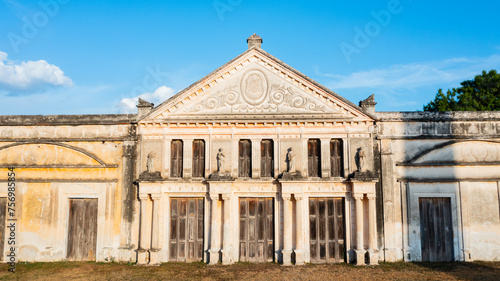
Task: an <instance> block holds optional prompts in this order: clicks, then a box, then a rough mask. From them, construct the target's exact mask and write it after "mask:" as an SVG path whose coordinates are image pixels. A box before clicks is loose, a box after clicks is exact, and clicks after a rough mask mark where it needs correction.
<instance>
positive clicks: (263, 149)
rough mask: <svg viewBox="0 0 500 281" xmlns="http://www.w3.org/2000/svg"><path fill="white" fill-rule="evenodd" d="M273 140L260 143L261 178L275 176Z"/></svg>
mask: <svg viewBox="0 0 500 281" xmlns="http://www.w3.org/2000/svg"><path fill="white" fill-rule="evenodd" d="M273 145H274V144H273V140H262V142H261V143H260V176H261V177H264V178H266V177H273V176H274V171H273V170H274V159H273V157H274V147H273Z"/></svg>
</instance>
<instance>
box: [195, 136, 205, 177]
mask: <svg viewBox="0 0 500 281" xmlns="http://www.w3.org/2000/svg"><path fill="white" fill-rule="evenodd" d="M204 176H205V141H204V140H194V141H193V177H204Z"/></svg>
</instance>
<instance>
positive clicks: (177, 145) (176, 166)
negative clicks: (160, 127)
mask: <svg viewBox="0 0 500 281" xmlns="http://www.w3.org/2000/svg"><path fill="white" fill-rule="evenodd" d="M171 149H172V151H171V153H170V156H171V161H170V176H171V177H172V178H180V177H182V141H181V140H174V141H172V145H171Z"/></svg>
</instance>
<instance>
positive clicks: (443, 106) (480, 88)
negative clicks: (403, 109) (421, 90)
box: [424, 70, 500, 111]
mask: <svg viewBox="0 0 500 281" xmlns="http://www.w3.org/2000/svg"><path fill="white" fill-rule="evenodd" d="M460 85H462V87H459V88H453V89H451V90H448V91H447V92H446V94H445V93H443V90H442V89H439V90H438V93H437V94H436V97H435V98H434V100H433V101H431V102H429V103H428V104H427V105H424V111H493V110H500V74H499V73H497V72H496V70H491V71H490V72H486V71H484V70H483V73H482V74H481V75H477V76H476V77H474V80H467V81H464V82H462V83H460Z"/></svg>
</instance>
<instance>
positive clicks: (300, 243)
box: [295, 196, 306, 265]
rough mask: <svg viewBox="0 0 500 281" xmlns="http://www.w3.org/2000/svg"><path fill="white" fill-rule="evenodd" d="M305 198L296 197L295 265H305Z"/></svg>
mask: <svg viewBox="0 0 500 281" xmlns="http://www.w3.org/2000/svg"><path fill="white" fill-rule="evenodd" d="M305 201H306V200H304V197H302V196H295V202H296V204H297V206H296V211H297V213H296V222H297V228H296V231H297V245H296V246H295V265H303V264H304V263H305V251H304V232H305V228H304V209H305V208H304V204H305Z"/></svg>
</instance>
